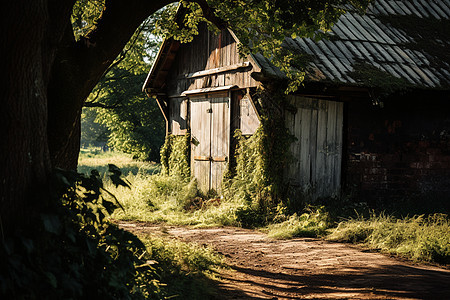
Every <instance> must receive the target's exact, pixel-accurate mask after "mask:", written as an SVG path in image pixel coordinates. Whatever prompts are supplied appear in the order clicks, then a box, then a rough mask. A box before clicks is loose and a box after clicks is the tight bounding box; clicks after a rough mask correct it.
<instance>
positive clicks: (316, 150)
mask: <svg viewBox="0 0 450 300" xmlns="http://www.w3.org/2000/svg"><path fill="white" fill-rule="evenodd" d="M289 102H290V104H291V105H293V106H294V107H295V108H296V112H293V111H286V127H287V128H288V129H289V130H290V132H291V133H292V134H294V135H295V137H296V138H297V141H295V142H294V143H293V144H292V145H291V152H292V154H293V157H294V161H293V162H292V163H291V164H290V165H289V166H288V168H287V169H286V178H287V179H288V180H289V182H290V185H292V186H296V187H300V188H302V189H303V190H304V191H305V192H309V193H311V196H313V197H326V196H331V195H333V194H334V193H337V192H338V191H339V189H340V183H341V162H342V126H343V107H344V106H343V103H341V102H335V101H327V100H320V99H312V98H305V97H300V96H289Z"/></svg>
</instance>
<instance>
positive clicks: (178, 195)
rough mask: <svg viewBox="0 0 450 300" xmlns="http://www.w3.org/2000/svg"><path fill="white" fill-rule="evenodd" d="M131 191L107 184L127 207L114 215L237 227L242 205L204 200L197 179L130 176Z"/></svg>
mask: <svg viewBox="0 0 450 300" xmlns="http://www.w3.org/2000/svg"><path fill="white" fill-rule="evenodd" d="M125 178H126V179H127V180H128V181H129V182H130V183H131V189H128V188H124V187H117V188H116V187H115V186H114V185H113V184H112V183H111V182H109V181H106V184H105V188H106V189H108V190H109V191H110V192H112V193H113V194H114V195H115V196H116V197H117V198H118V199H119V202H120V203H121V204H122V206H123V207H124V210H117V211H116V212H115V213H114V215H113V216H112V217H113V218H115V219H121V220H139V221H146V222H152V223H168V224H173V225H197V226H214V225H237V223H236V216H235V211H236V210H237V208H238V207H239V204H236V203H233V202H223V201H221V199H220V198H217V199H210V200H203V199H202V198H200V197H198V196H197V184H196V181H195V180H192V181H190V182H184V181H183V180H182V179H181V178H179V177H169V176H163V175H159V174H158V175H147V174H137V175H133V174H128V176H126V177H125Z"/></svg>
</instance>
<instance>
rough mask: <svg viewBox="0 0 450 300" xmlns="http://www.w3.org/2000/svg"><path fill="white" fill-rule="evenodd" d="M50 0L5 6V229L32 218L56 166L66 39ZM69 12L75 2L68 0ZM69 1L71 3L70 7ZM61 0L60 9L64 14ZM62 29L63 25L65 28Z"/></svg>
mask: <svg viewBox="0 0 450 300" xmlns="http://www.w3.org/2000/svg"><path fill="white" fill-rule="evenodd" d="M49 3H53V2H52V1H48V0H34V1H7V2H5V3H4V5H3V6H2V15H1V22H2V26H1V27H2V31H1V37H0V40H1V41H2V43H1V46H0V47H1V53H2V59H1V70H2V73H3V74H5V75H6V78H3V80H2V83H1V84H2V87H1V88H0V93H1V100H2V109H1V110H0V122H1V123H0V131H1V144H0V159H1V163H0V165H1V167H0V218H1V219H0V229H1V230H2V231H1V232H2V234H3V233H5V234H6V233H8V232H11V231H13V230H14V229H15V228H16V227H17V224H23V223H26V222H27V221H29V220H30V219H31V218H30V214H32V212H34V211H36V208H37V207H38V206H39V203H40V202H41V200H42V198H44V197H47V196H48V194H47V192H48V190H47V188H46V186H47V181H48V176H49V174H50V171H51V163H50V156H49V148H48V144H47V109H48V105H47V84H48V81H49V74H50V66H51V64H52V60H53V57H54V53H55V50H56V44H57V41H58V40H59V38H60V36H61V35H60V34H58V30H55V29H54V28H53V26H54V25H59V26H61V24H56V22H57V20H58V19H57V18H53V19H52V17H53V13H54V12H55V10H51V9H49ZM65 6H66V14H65V15H66V17H67V14H69V15H70V7H71V4H70V3H68V1H66V3H65ZM67 6H68V7H67ZM61 8H64V7H63V6H62V5H59V9H58V14H60V15H59V16H61V15H62V16H64V10H61ZM59 28H60V27H59Z"/></svg>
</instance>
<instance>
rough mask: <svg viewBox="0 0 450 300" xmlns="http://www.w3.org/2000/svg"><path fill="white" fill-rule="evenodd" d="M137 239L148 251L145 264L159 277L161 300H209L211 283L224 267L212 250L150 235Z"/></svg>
mask: <svg viewBox="0 0 450 300" xmlns="http://www.w3.org/2000/svg"><path fill="white" fill-rule="evenodd" d="M139 238H140V239H141V240H142V241H143V243H144V245H145V246H146V248H147V254H146V258H147V259H148V262H149V263H151V264H153V266H154V267H155V268H156V270H157V272H158V274H159V276H160V278H159V285H160V288H161V294H162V295H163V296H165V297H164V299H170V298H177V299H210V298H211V297H212V296H213V295H214V293H215V289H214V287H213V286H212V284H211V282H210V281H211V280H213V279H215V278H216V277H217V273H218V271H219V270H220V269H221V268H223V267H225V264H224V258H223V257H222V256H221V255H219V254H216V253H215V252H214V250H213V249H212V248H210V247H204V246H199V245H197V244H193V243H184V242H181V241H178V240H172V239H169V238H167V237H156V236H153V235H142V236H140V237H139Z"/></svg>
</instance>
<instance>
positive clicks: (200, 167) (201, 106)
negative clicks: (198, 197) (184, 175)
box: [190, 93, 230, 193]
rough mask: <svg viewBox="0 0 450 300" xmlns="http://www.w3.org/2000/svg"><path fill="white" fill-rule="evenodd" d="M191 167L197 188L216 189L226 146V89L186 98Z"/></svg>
mask: <svg viewBox="0 0 450 300" xmlns="http://www.w3.org/2000/svg"><path fill="white" fill-rule="evenodd" d="M190 103H191V115H190V122H191V136H192V143H191V171H192V174H193V175H194V177H196V178H197V181H198V187H199V189H200V190H201V191H202V192H204V193H207V192H208V191H209V190H215V191H216V192H218V193H220V190H221V184H222V178H223V174H224V172H225V171H226V168H227V162H228V155H229V148H230V98H229V96H228V94H227V93H224V94H209V95H202V96H197V97H191V98H190Z"/></svg>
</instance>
